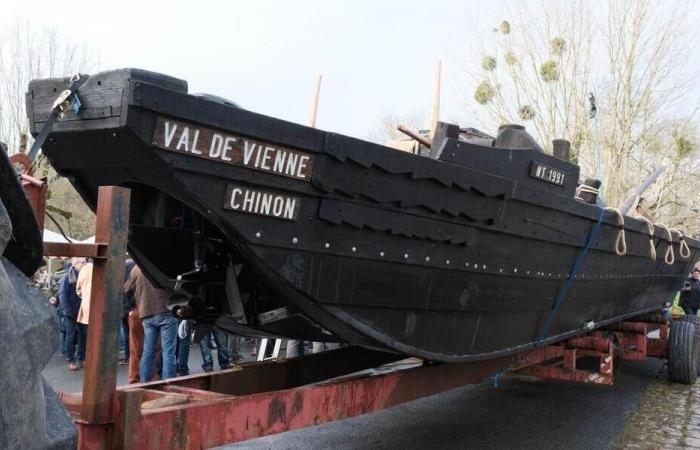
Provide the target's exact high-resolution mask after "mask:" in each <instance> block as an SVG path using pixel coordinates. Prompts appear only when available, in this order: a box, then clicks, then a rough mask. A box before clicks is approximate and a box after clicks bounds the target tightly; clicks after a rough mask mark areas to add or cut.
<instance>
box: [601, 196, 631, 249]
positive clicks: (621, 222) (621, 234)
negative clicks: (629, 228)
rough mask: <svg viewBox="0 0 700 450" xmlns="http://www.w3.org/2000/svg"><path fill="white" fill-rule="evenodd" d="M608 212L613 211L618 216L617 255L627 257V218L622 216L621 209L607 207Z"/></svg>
mask: <svg viewBox="0 0 700 450" xmlns="http://www.w3.org/2000/svg"><path fill="white" fill-rule="evenodd" d="M605 210H606V211H611V212H613V213H615V215H616V216H617V225H618V231H617V238H615V253H617V254H618V256H625V255H626V254H627V241H626V240H625V216H623V215H622V213H621V212H620V210H619V209H617V208H610V207H606V208H605Z"/></svg>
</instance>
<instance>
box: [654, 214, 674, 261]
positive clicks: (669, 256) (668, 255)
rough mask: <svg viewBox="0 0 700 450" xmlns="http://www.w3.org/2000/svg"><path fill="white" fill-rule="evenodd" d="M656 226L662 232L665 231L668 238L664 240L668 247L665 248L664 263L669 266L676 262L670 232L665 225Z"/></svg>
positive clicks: (658, 224)
mask: <svg viewBox="0 0 700 450" xmlns="http://www.w3.org/2000/svg"><path fill="white" fill-rule="evenodd" d="M656 226H657V227H659V228H661V229H662V230H665V231H666V234H667V235H668V238H667V239H666V242H667V243H668V247H666V255H665V256H664V261H666V264H668V265H669V266H670V265H672V264H673V263H674V262H675V261H676V257H675V255H674V254H673V235H672V234H671V230H670V229H669V228H668V227H667V226H666V225H663V224H660V223H657V224H656Z"/></svg>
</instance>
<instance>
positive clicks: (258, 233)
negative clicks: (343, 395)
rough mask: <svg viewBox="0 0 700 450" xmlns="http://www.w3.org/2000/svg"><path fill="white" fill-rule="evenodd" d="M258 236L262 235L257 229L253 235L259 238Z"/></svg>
mask: <svg viewBox="0 0 700 450" xmlns="http://www.w3.org/2000/svg"><path fill="white" fill-rule="evenodd" d="M260 236H262V233H261V232H259V231H258V232H257V233H255V237H256V238H258V239H259V238H260Z"/></svg>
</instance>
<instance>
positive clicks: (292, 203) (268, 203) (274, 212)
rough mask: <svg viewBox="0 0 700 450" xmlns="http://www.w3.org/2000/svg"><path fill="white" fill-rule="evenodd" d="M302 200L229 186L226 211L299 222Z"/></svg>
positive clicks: (225, 203)
mask: <svg viewBox="0 0 700 450" xmlns="http://www.w3.org/2000/svg"><path fill="white" fill-rule="evenodd" d="M299 207H300V199H299V198H298V197H293V196H290V195H283V194H277V193H274V192H268V191H264V190H260V189H252V188H247V187H241V186H234V185H229V186H228V189H227V190H226V200H225V202H224V209H229V210H232V211H240V212H245V213H250V214H258V215H262V216H270V217H276V218H279V219H286V220H297V216H298V214H299Z"/></svg>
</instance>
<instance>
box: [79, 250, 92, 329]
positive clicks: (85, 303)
mask: <svg viewBox="0 0 700 450" xmlns="http://www.w3.org/2000/svg"><path fill="white" fill-rule="evenodd" d="M91 291H92V263H87V264H85V265H84V266H83V268H82V269H80V273H79V274H78V281H77V282H76V283H75V292H76V293H77V294H78V297H80V309H79V310H78V323H81V324H83V325H85V329H86V330H87V326H88V323H89V321H90V294H91Z"/></svg>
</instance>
